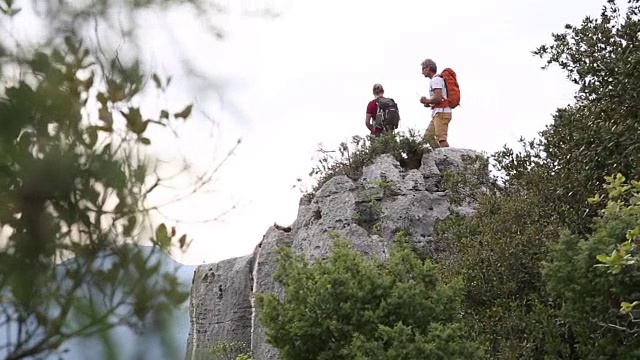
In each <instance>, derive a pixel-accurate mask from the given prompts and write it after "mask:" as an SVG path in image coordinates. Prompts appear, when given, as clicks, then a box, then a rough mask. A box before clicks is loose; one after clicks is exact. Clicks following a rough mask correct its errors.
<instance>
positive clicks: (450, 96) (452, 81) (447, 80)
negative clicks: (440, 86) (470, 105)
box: [436, 68, 460, 109]
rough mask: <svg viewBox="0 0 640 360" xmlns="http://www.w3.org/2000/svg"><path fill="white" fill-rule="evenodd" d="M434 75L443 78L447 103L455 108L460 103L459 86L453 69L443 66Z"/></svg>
mask: <svg viewBox="0 0 640 360" xmlns="http://www.w3.org/2000/svg"><path fill="white" fill-rule="evenodd" d="M436 76H440V77H441V78H442V79H443V80H444V86H446V87H447V105H448V106H449V107H450V108H452V109H455V108H456V107H458V105H460V86H459V85H458V79H457V78H456V73H455V71H453V70H451V69H450V68H445V69H444V70H442V73H440V74H439V75H436Z"/></svg>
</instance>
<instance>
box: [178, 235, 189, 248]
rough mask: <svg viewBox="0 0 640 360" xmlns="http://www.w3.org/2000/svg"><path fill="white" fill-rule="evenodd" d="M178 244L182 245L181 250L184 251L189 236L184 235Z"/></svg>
mask: <svg viewBox="0 0 640 360" xmlns="http://www.w3.org/2000/svg"><path fill="white" fill-rule="evenodd" d="M178 243H179V244H180V249H184V247H185V245H186V244H187V234H183V235H182V236H180V239H178Z"/></svg>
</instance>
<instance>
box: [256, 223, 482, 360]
mask: <svg viewBox="0 0 640 360" xmlns="http://www.w3.org/2000/svg"><path fill="white" fill-rule="evenodd" d="M334 238H335V241H334V243H333V244H332V253H331V255H330V256H329V258H328V259H326V260H322V261H317V262H315V263H314V264H309V263H308V262H307V261H306V260H305V259H304V257H303V256H302V255H294V254H293V252H292V250H291V249H290V248H287V247H281V248H279V250H278V251H279V256H278V260H277V261H278V269H277V271H276V273H275V275H274V279H275V280H276V281H278V282H279V283H280V284H281V285H282V286H283V288H284V294H285V298H284V299H283V300H281V299H279V298H278V297H277V296H276V295H275V294H258V295H257V305H258V306H259V307H260V309H261V310H262V312H261V318H260V320H261V321H262V323H263V324H264V325H265V326H266V328H267V341H268V342H269V343H270V344H271V345H273V346H274V347H275V348H277V349H279V350H280V356H281V358H282V359H283V360H302V359H314V360H315V359H327V360H328V359H332V360H339V359H345V360H346V359H349V360H350V359H363V360H364V359H404V360H412V359H415V360H418V359H419V360H423V359H478V358H480V357H481V356H482V349H481V347H480V346H479V345H478V344H477V343H475V342H473V341H470V340H468V339H467V338H466V336H465V332H464V330H465V329H464V327H463V326H462V325H461V323H460V318H461V317H460V315H461V314H460V307H459V304H460V290H461V289H460V286H459V285H460V284H459V283H456V282H451V283H448V284H446V283H444V282H442V281H441V279H440V277H439V275H438V268H437V266H436V265H434V264H432V263H430V262H429V261H421V260H420V259H418V258H417V257H416V255H415V254H414V253H413V252H412V251H411V250H410V248H409V247H408V246H407V244H406V243H405V242H403V241H402V239H398V241H396V243H395V245H394V246H393V248H392V249H391V254H390V256H389V258H388V259H387V260H386V261H382V260H378V259H368V258H367V257H366V256H365V255H362V254H360V253H357V252H355V251H353V250H350V249H349V248H348V245H347V242H346V241H345V240H343V239H341V238H339V237H337V236H335V235H334Z"/></svg>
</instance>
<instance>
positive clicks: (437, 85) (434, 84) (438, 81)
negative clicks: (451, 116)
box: [429, 76, 451, 116]
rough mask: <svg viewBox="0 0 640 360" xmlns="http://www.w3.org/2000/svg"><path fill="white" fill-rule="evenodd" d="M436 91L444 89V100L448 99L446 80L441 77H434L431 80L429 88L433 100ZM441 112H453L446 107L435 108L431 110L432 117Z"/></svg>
mask: <svg viewBox="0 0 640 360" xmlns="http://www.w3.org/2000/svg"><path fill="white" fill-rule="evenodd" d="M434 89H442V98H443V99H446V98H447V87H446V86H445V85H444V79H443V78H441V77H440V76H434V77H433V78H431V85H430V86H429V97H430V98H433V96H434V94H433V90H434ZM439 112H451V108H450V107H448V106H447V107H445V108H434V109H433V110H431V116H434V115H435V114H436V113H439Z"/></svg>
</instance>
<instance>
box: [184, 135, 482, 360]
mask: <svg viewBox="0 0 640 360" xmlns="http://www.w3.org/2000/svg"><path fill="white" fill-rule="evenodd" d="M476 156H482V155H481V154H480V153H478V152H475V151H472V150H466V149H456V148H444V149H436V150H434V151H433V152H431V153H428V154H425V155H424V156H423V159H422V163H421V166H420V169H411V170H404V169H402V168H401V167H400V164H399V163H398V161H396V160H395V159H394V158H393V157H392V156H391V155H388V154H387V155H383V156H380V157H378V158H377V159H376V160H375V161H374V162H373V163H372V164H371V165H369V166H366V167H365V168H364V169H363V172H362V176H361V177H360V178H359V179H358V180H356V181H354V180H351V179H349V178H348V177H346V176H336V177H334V178H332V179H331V180H329V181H328V182H327V183H325V184H324V185H323V186H322V187H321V188H320V189H319V190H318V192H317V193H316V195H315V196H314V198H313V200H311V201H310V202H304V201H301V202H300V206H299V209H298V216H297V218H296V220H295V221H294V223H293V224H292V225H291V226H290V227H289V228H284V229H282V228H279V227H275V226H273V227H270V228H269V229H268V230H267V233H266V234H265V236H264V237H263V239H262V241H261V242H260V244H259V245H258V246H257V247H256V249H255V251H254V252H253V254H251V255H247V256H244V257H238V258H234V259H228V260H224V261H221V262H219V263H216V264H209V265H202V266H199V267H198V268H197V270H196V271H195V273H194V280H193V288H192V290H191V305H190V311H191V314H190V315H191V330H190V332H189V339H188V346H187V354H186V355H187V357H186V358H187V359H188V360H200V359H212V358H213V359H215V358H216V357H213V356H212V355H211V352H210V351H211V349H212V348H213V347H214V346H216V344H219V343H221V342H222V343H232V344H241V345H243V346H244V348H235V349H233V350H232V351H231V353H230V354H229V355H231V356H229V357H224V359H235V356H237V355H238V354H241V353H250V354H251V355H252V356H253V359H254V360H276V359H279V356H278V351H277V350H276V349H274V348H273V347H271V346H270V345H269V344H267V341H266V331H265V329H264V327H263V326H262V325H261V324H260V321H259V320H258V319H259V309H257V308H255V306H254V303H253V294H254V293H255V292H275V293H277V294H279V295H280V296H282V289H281V288H280V286H279V284H277V283H276V282H275V281H274V280H273V279H272V275H273V273H274V271H275V270H276V263H275V260H276V248H277V247H278V246H281V245H284V246H290V247H292V248H293V249H294V251H295V252H298V253H302V254H304V255H305V256H306V257H307V258H308V259H310V260H314V259H322V258H326V257H327V256H328V255H329V252H330V246H331V237H330V233H331V232H332V231H334V230H337V231H338V232H339V233H340V234H341V235H342V236H343V237H344V238H346V239H347V240H348V241H349V242H350V243H351V245H352V248H354V249H357V250H359V251H361V252H362V253H364V254H367V255H369V256H374V257H377V258H382V259H384V258H386V257H387V255H388V253H389V248H390V246H391V244H392V243H393V241H394V239H395V236H396V234H397V233H398V232H399V231H405V232H407V233H408V234H409V236H410V238H411V241H412V242H413V243H414V245H415V246H416V247H417V248H419V249H421V250H423V251H424V252H425V253H426V254H428V255H430V256H440V255H442V254H445V253H446V252H447V246H446V244H442V243H439V242H438V241H436V240H435V239H434V237H433V226H434V224H435V222H436V221H437V220H438V219H443V218H445V217H446V216H448V215H449V209H450V203H449V201H448V199H447V193H446V191H445V190H444V189H443V187H442V179H443V173H444V172H445V171H453V172H461V171H466V170H465V169H464V168H463V160H464V158H465V157H476ZM480 173H483V172H482V171H481V172H480ZM486 174H487V175H488V170H487V171H486ZM456 211H459V212H461V213H463V214H470V213H472V212H473V203H472V202H471V201H466V202H464V203H463V205H461V206H460V207H458V208H457V209H456ZM207 354H208V355H207Z"/></svg>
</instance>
